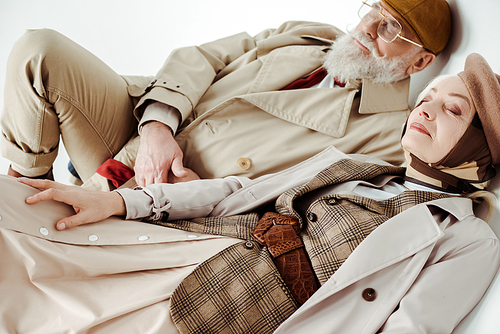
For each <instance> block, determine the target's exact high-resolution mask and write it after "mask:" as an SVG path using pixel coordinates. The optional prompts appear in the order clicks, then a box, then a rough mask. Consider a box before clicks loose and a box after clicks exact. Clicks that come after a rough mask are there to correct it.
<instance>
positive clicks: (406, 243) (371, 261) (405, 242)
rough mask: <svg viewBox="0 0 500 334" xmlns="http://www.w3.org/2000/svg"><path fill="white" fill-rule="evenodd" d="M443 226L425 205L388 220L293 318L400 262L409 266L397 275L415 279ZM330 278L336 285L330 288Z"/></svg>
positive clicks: (368, 237)
mask: <svg viewBox="0 0 500 334" xmlns="http://www.w3.org/2000/svg"><path fill="white" fill-rule="evenodd" d="M443 229H444V227H443V226H439V225H438V224H437V223H436V222H435V220H434V218H433V217H432V214H431V212H430V211H429V208H428V206H427V205H425V204H422V205H416V206H414V207H412V208H410V209H407V210H405V211H404V212H402V213H400V214H399V215H396V216H394V217H393V218H391V219H389V220H387V221H386V222H385V223H384V224H382V225H380V226H379V227H378V228H376V229H375V230H374V231H373V232H372V233H371V234H370V235H368V236H367V237H366V239H365V240H364V241H363V242H362V243H361V244H360V245H359V246H358V247H357V248H356V249H355V250H354V251H353V252H352V254H351V255H350V256H349V257H348V259H347V260H346V261H345V262H344V264H343V265H342V266H341V267H340V268H339V269H338V270H337V272H335V274H334V275H333V276H332V277H331V278H330V280H329V282H327V283H325V284H324V285H323V287H325V288H323V292H322V293H316V294H314V295H313V296H312V297H311V298H310V299H309V300H308V301H307V302H306V303H305V304H304V305H303V306H302V307H301V308H300V309H299V310H298V311H297V312H296V314H294V317H295V316H300V314H301V313H303V312H307V311H309V310H310V309H311V308H314V307H315V306H317V305H318V303H320V302H321V301H322V300H325V299H327V298H329V297H331V296H333V295H335V294H336V293H338V292H340V291H341V290H343V289H344V288H346V287H348V286H350V285H351V284H353V283H356V282H358V281H360V280H362V279H363V278H366V277H367V276H369V275H371V274H374V273H376V272H378V271H381V270H383V269H385V268H387V267H389V266H391V265H394V264H396V263H398V262H401V261H405V260H408V261H409V262H411V265H407V266H405V268H407V270H404V271H402V273H401V277H400V278H401V279H404V280H410V281H412V280H414V279H415V278H416V277H417V275H418V274H419V273H420V270H421V268H422V267H423V266H424V265H425V262H426V260H427V258H428V257H429V255H430V252H431V251H432V249H433V247H432V246H433V245H434V244H435V243H436V242H437V241H438V240H439V239H440V238H442V237H443V236H444V232H443ZM374 250H376V252H374ZM408 268H409V269H408ZM331 281H333V285H334V286H335V287H334V288H333V289H332V288H331V286H332V282H331ZM329 283H330V284H329ZM320 290H321V288H320ZM325 290H327V291H325Z"/></svg>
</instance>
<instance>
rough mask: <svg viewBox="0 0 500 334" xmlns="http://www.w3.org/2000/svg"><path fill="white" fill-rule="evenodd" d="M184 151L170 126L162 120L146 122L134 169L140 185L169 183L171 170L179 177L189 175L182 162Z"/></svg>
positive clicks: (174, 175) (183, 177) (182, 177)
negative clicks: (161, 121)
mask: <svg viewBox="0 0 500 334" xmlns="http://www.w3.org/2000/svg"><path fill="white" fill-rule="evenodd" d="M182 157H183V153H182V150H181V149H180V147H179V145H178V144H177V142H176V141H175V139H174V137H173V135H172V132H171V131H170V128H169V127H168V126H166V125H165V124H163V123H160V122H149V123H146V124H145V125H144V126H143V127H142V130H141V143H140V144H139V149H138V151H137V159H136V161H135V166H134V171H135V180H136V182H137V184H138V185H140V186H143V187H146V186H148V185H150V184H153V183H168V182H169V172H170V171H171V173H172V174H173V177H175V178H177V179H185V178H186V177H188V171H187V170H186V169H185V168H184V166H183V164H182Z"/></svg>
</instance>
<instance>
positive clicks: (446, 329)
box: [379, 218, 500, 334]
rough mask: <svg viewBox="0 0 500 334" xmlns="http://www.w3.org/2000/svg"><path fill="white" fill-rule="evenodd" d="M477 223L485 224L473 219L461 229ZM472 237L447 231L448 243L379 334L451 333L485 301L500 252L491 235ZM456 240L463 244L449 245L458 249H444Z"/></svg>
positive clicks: (441, 247) (426, 268)
mask: <svg viewBox="0 0 500 334" xmlns="http://www.w3.org/2000/svg"><path fill="white" fill-rule="evenodd" d="M477 222H481V223H482V224H484V222H482V221H481V220H480V219H477V218H473V219H466V220H464V221H461V222H460V223H459V224H458V225H460V224H474V223H477ZM478 226H480V225H478ZM474 233H475V232H472V233H460V231H459V229H458V228H454V227H453V226H452V227H449V228H447V230H446V237H445V240H443V241H441V242H440V243H441V246H440V247H436V248H435V250H434V252H433V254H432V255H431V257H430V258H429V260H428V262H427V264H426V265H425V267H424V268H423V270H422V272H421V273H420V275H419V276H418V277H417V279H416V281H415V282H414V284H413V285H412V286H411V288H410V289H409V291H408V292H407V293H406V294H405V296H404V297H403V298H402V299H401V301H400V303H399V305H398V306H397V308H396V310H395V312H394V313H393V314H392V315H391V316H390V317H389V318H388V319H387V321H386V323H385V324H384V326H383V327H382V328H381V329H380V331H379V332H380V333H384V334H389V333H390V334H393V333H401V334H403V333H404V334H410V333H451V332H452V331H453V329H454V328H455V327H456V326H457V325H458V324H459V322H460V321H461V320H462V319H463V318H464V317H465V316H466V315H467V314H468V313H469V312H470V311H471V310H472V309H473V308H474V306H475V305H476V304H477V303H478V302H479V301H480V300H481V298H482V296H483V295H484V293H485V292H486V289H487V288H488V286H489V285H490V283H491V281H492V280H493V278H494V277H495V274H496V272H497V270H498V268H499V266H500V246H499V242H498V239H497V238H496V237H495V235H494V234H493V232H491V237H488V236H486V237H485V236H484V234H483V235H482V236H481V237H479V238H475V236H474V235H473V234H474ZM465 234H468V235H465ZM471 234H472V235H471ZM452 238H454V239H455V240H456V238H461V239H462V240H463V241H464V243H457V242H455V243H448V244H453V245H455V246H454V247H447V246H445V245H446V241H447V240H449V239H452ZM474 239H475V240H474ZM469 241H470V242H469Z"/></svg>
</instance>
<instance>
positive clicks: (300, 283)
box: [252, 212, 319, 305]
mask: <svg viewBox="0 0 500 334" xmlns="http://www.w3.org/2000/svg"><path fill="white" fill-rule="evenodd" d="M299 232H300V225H299V221H298V220H297V219H296V218H294V217H288V216H283V215H280V214H278V213H274V212H267V213H265V214H264V216H262V218H261V219H260V220H259V223H258V224H257V226H256V227H255V228H254V230H253V231H252V235H253V236H254V238H255V239H256V240H257V241H258V242H259V243H260V244H261V245H266V246H267V248H268V250H269V253H271V256H272V258H273V261H274V264H275V265H276V267H277V268H278V271H279V272H280V274H281V277H282V278H283V280H284V281H285V283H286V285H287V287H288V289H289V290H290V292H291V293H292V296H293V297H294V298H295V300H296V301H297V302H298V303H299V304H301V305H302V304H304V303H305V301H306V300H307V299H308V298H309V297H311V296H312V294H313V293H314V292H315V291H316V290H318V288H319V282H318V280H317V279H316V275H314V271H313V270H312V267H311V264H310V263H309V260H308V258H307V255H306V252H305V250H304V243H303V242H302V240H301V239H300V237H299V236H298V235H297V234H298V233H299Z"/></svg>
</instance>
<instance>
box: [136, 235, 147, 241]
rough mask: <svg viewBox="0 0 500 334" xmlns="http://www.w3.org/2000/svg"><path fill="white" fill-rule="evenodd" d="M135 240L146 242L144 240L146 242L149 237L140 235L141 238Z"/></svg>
mask: <svg viewBox="0 0 500 334" xmlns="http://www.w3.org/2000/svg"><path fill="white" fill-rule="evenodd" d="M137 239H139V241H146V240H148V239H149V237H148V236H147V235H141V236H140V237H139V238H137Z"/></svg>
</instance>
